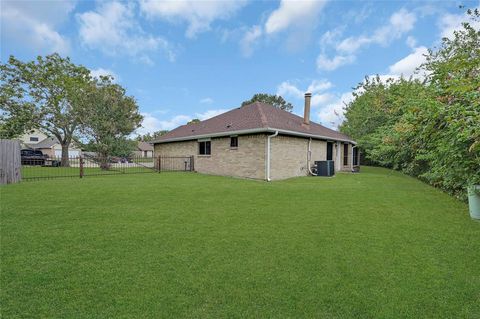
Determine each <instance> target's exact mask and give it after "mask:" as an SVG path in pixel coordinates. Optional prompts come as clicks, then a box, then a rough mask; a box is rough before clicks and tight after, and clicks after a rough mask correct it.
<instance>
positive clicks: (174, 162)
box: [155, 156, 195, 172]
mask: <svg viewBox="0 0 480 319" xmlns="http://www.w3.org/2000/svg"><path fill="white" fill-rule="evenodd" d="M155 169H156V170H157V171H159V172H173V171H187V172H189V171H190V172H191V171H194V170H195V167H194V157H193V156H158V157H157V158H156V163H155Z"/></svg>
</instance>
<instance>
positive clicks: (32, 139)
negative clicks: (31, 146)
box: [30, 136, 38, 142]
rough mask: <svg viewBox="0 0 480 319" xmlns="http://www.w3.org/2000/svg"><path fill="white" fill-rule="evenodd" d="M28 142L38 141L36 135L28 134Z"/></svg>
mask: <svg viewBox="0 0 480 319" xmlns="http://www.w3.org/2000/svg"><path fill="white" fill-rule="evenodd" d="M30 142H38V137H36V136H30Z"/></svg>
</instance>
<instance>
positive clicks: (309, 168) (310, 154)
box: [307, 137, 317, 176]
mask: <svg viewBox="0 0 480 319" xmlns="http://www.w3.org/2000/svg"><path fill="white" fill-rule="evenodd" d="M311 143H312V138H311V137H310V139H309V140H308V151H307V167H308V171H309V172H310V174H312V175H313V176H317V174H315V173H313V172H312V168H311V167H310V159H311V157H312V151H311V148H310V144H311Z"/></svg>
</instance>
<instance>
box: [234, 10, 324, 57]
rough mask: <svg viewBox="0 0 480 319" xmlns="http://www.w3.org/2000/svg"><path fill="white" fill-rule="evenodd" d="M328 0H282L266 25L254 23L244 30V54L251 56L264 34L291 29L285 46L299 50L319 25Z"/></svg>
mask: <svg viewBox="0 0 480 319" xmlns="http://www.w3.org/2000/svg"><path fill="white" fill-rule="evenodd" d="M326 2H327V1H326V0H321V1H318V0H317V1H315V0H303V1H294V0H281V1H280V6H279V7H278V8H277V9H276V10H274V11H273V12H272V13H271V14H270V15H269V16H268V18H267V21H266V22H265V24H264V25H254V26H252V27H251V28H249V29H248V30H246V31H245V32H244V35H243V37H242V38H241V40H240V48H241V50H242V53H243V55H244V56H247V57H248V56H251V55H252V53H253V51H254V48H255V45H256V44H257V43H258V42H259V41H260V39H261V38H262V36H266V37H268V36H273V35H274V34H277V33H279V32H282V31H287V30H289V31H290V33H289V34H288V35H287V37H286V38H285V45H284V47H285V48H287V49H288V50H290V51H297V50H299V48H302V47H304V44H305V43H307V42H308V40H309V38H310V35H311V32H312V31H313V29H314V28H315V27H316V25H317V21H316V20H317V18H318V15H319V13H320V12H321V11H322V9H323V7H324V6H325V3H326Z"/></svg>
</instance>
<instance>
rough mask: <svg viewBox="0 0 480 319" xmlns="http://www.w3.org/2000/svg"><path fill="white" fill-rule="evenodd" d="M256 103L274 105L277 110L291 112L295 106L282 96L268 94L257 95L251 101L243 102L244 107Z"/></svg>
mask: <svg viewBox="0 0 480 319" xmlns="http://www.w3.org/2000/svg"><path fill="white" fill-rule="evenodd" d="M254 102H263V103H267V104H270V105H273V106H274V107H276V108H279V109H282V110H285V111H288V112H291V111H292V110H293V105H292V104H291V103H289V102H287V101H285V99H284V98H283V97H281V96H280V95H274V94H266V93H257V94H255V95H253V96H252V98H251V99H250V100H247V101H243V102H242V106H245V105H249V104H252V103H254Z"/></svg>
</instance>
